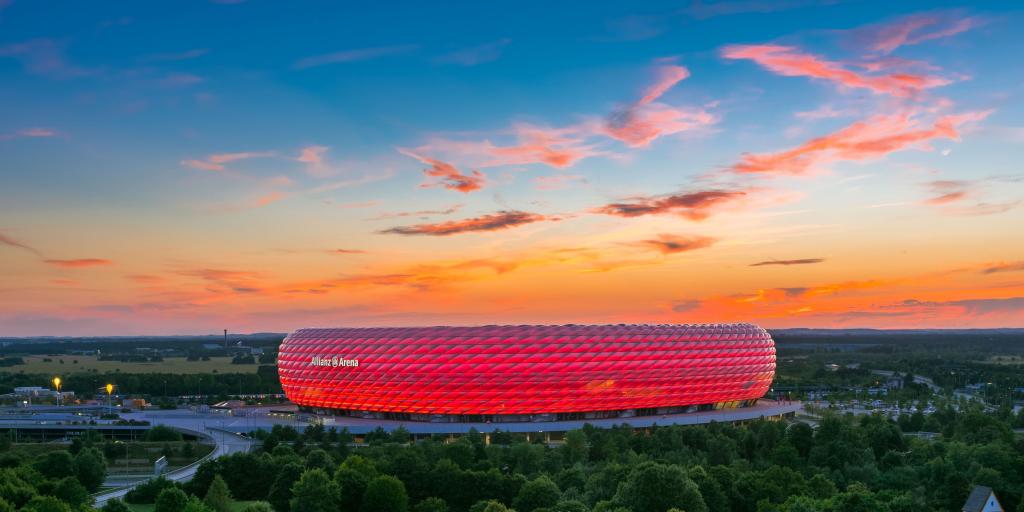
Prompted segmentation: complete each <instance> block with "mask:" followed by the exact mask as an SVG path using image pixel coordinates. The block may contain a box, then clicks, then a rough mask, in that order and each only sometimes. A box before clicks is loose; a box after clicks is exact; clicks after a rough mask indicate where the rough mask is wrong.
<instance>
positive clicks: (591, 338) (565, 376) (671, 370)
mask: <svg viewBox="0 0 1024 512" xmlns="http://www.w3.org/2000/svg"><path fill="white" fill-rule="evenodd" d="M278 369H279V372H280V377H281V385H282V386H283V387H284V391H285V393H286V394H287V396H288V398H290V399H291V400H292V401H293V402H295V403H296V404H298V405H300V406H302V407H304V408H307V409H309V410H316V411H318V412H329V413H332V414H344V415H354V416H363V417H374V418H384V419H398V420H414V421H415V420H421V421H481V420H482V421H513V422H514V421H538V420H548V419H550V420H568V419H591V418H614V417H630V416H648V415H656V414H670V413H681V412H691V411H700V410H708V409H719V408H726V407H742V406H748V405H753V404H754V403H755V402H756V401H757V399H758V398H760V397H762V396H763V395H764V394H765V392H766V391H767V390H768V387H769V385H770V384H771V381H772V378H773V377H774V374H775V344H774V342H773V341H772V339H771V337H770V336H769V335H768V333H767V332H765V330H764V329H761V328H760V327H757V326H754V325H750V324H731V325H722V324H712V325H593V326H591V325H563V326H535V325H523V326H484V327H422V328H419V327H417V328H365V329H301V330H298V331H296V332H294V333H292V334H290V335H289V336H288V337H287V338H285V340H284V343H283V344H282V345H281V349H280V353H279V356H278Z"/></svg>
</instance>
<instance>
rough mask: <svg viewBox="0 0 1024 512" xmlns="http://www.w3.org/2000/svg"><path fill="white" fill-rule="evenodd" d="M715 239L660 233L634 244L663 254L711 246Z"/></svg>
mask: <svg viewBox="0 0 1024 512" xmlns="http://www.w3.org/2000/svg"><path fill="white" fill-rule="evenodd" d="M716 241H717V240H716V239H714V238H711V237H707V236H679V235H669V234H660V235H658V238H655V239H651V240H641V241H639V242H636V243H635V244H634V245H638V246H641V247H651V248H654V249H657V250H658V251H660V252H662V253H664V254H675V253H679V252H687V251H694V250H697V249H704V248H706V247H711V245H712V244H714V243H715V242H716Z"/></svg>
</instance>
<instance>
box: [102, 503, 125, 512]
mask: <svg viewBox="0 0 1024 512" xmlns="http://www.w3.org/2000/svg"><path fill="white" fill-rule="evenodd" d="M100 510H102V511H103V512H132V509H131V507H129V506H128V505H126V504H125V503H124V502H123V501H121V500H110V501H108V502H107V504H106V505H103V508H101V509H100Z"/></svg>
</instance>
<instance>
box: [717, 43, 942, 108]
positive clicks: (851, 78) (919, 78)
mask: <svg viewBox="0 0 1024 512" xmlns="http://www.w3.org/2000/svg"><path fill="white" fill-rule="evenodd" d="M722 56H723V57H725V58H727V59H749V60H752V61H754V62H756V63H758V64H759V65H761V67H764V68H765V69H768V70H769V71H772V72H774V73H777V74H779V75H782V76H807V77H811V78H817V79H820V80H826V81H829V82H833V83H836V84H838V85H840V86H843V87H849V88H852V89H868V90H870V91H872V92H874V93H876V94H888V95H892V96H898V97H908V96H912V95H914V94H915V93H917V92H919V91H922V90H924V89H930V88H933V87H939V86H943V85H947V84H949V83H950V82H949V80H946V79H944V78H941V77H937V76H930V75H924V74H918V73H907V72H904V73H887V74H881V75H865V74H861V73H857V72H856V71H852V70H850V69H847V68H845V67H843V65H842V64H839V63H838V62H832V61H828V60H824V59H822V58H820V57H817V56H815V55H810V54H807V53H802V52H800V51H799V50H797V49H796V48H794V47H792V46H780V45H774V44H761V45H757V44H754V45H731V46H726V47H725V48H723V49H722Z"/></svg>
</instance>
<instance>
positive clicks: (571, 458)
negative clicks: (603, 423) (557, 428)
mask: <svg viewBox="0 0 1024 512" xmlns="http://www.w3.org/2000/svg"><path fill="white" fill-rule="evenodd" d="M589 449H590V448H589V447H588V446H587V434H585V433H584V432H583V431H582V430H570V431H569V432H566V433H565V460H566V461H568V462H569V464H575V463H577V462H584V461H586V460H587V452H588V451H589Z"/></svg>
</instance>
